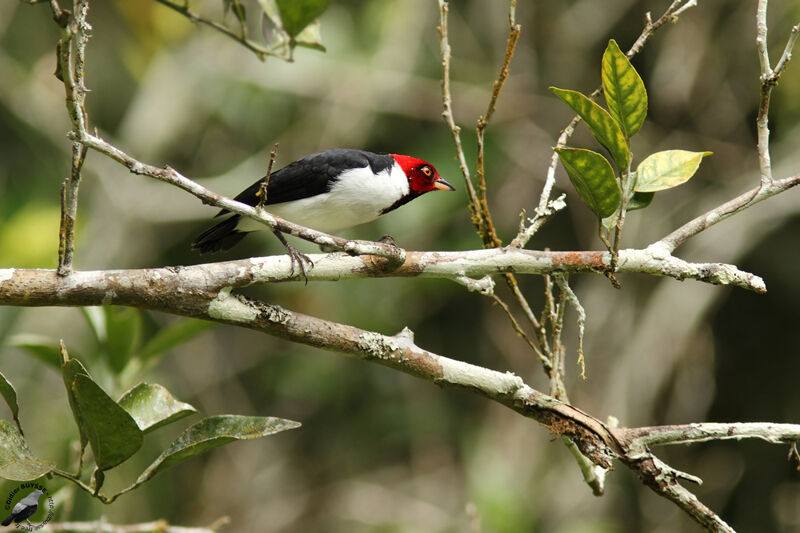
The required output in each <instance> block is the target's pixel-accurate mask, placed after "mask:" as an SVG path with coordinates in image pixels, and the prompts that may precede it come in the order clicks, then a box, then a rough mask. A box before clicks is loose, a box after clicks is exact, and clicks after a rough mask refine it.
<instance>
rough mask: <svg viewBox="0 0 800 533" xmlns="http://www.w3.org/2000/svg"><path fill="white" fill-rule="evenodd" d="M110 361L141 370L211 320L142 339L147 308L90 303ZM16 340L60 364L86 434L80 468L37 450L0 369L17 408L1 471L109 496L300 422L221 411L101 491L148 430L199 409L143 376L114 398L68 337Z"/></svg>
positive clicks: (6, 394)
mask: <svg viewBox="0 0 800 533" xmlns="http://www.w3.org/2000/svg"><path fill="white" fill-rule="evenodd" d="M84 316H85V317H86V319H87V320H88V322H89V324H90V325H91V329H92V331H93V333H94V335H95V338H96V340H97V343H98V346H99V349H100V351H101V353H102V354H103V355H105V357H104V359H105V360H106V361H107V366H108V368H109V369H110V370H111V371H112V372H113V373H114V374H115V375H116V377H117V378H119V377H120V376H121V375H130V373H131V372H133V371H138V370H139V369H141V368H142V367H143V366H144V364H145V363H147V362H150V361H152V360H154V359H155V358H157V357H158V356H159V355H161V354H163V353H165V352H166V351H168V350H169V349H171V348H174V347H175V346H177V345H179V344H181V343H183V342H186V341H188V340H189V339H191V338H193V337H194V336H196V335H197V334H199V333H200V332H202V331H205V330H206V329H207V328H208V323H205V322H202V321H198V320H183V321H180V322H176V323H173V324H171V325H169V326H166V327H164V328H162V329H160V330H159V331H158V332H156V333H155V334H154V335H153V336H151V337H150V338H149V339H148V341H147V342H144V343H142V342H141V336H142V335H141V332H142V312H141V311H139V310H138V309H132V308H126V309H122V308H113V307H102V308H100V307H94V308H86V310H85V311H84ZM12 343H13V344H15V345H17V346H18V347H21V348H23V349H24V350H25V351H26V352H27V353H29V354H31V355H33V356H34V357H36V358H37V359H40V360H42V361H44V362H46V363H47V364H48V365H50V366H53V367H54V368H56V369H58V371H59V372H60V373H61V377H62V379H63V382H64V386H65V389H66V393H67V399H68V401H69V406H70V409H71V411H72V415H73V418H74V421H75V424H76V426H77V429H78V435H79V439H80V451H81V453H80V461H79V465H78V469H77V473H75V474H68V473H67V472H65V471H63V470H60V469H58V468H57V465H56V463H55V462H54V461H49V460H43V459H40V458H37V457H35V456H34V455H33V454H32V453H31V450H30V447H29V446H28V443H27V442H26V440H25V437H24V433H23V430H22V425H21V423H20V421H19V416H18V415H19V404H18V400H17V394H16V390H15V389H14V386H13V385H12V383H11V381H10V380H9V379H8V378H7V377H6V376H4V375H2V374H0V395H2V396H3V398H4V399H5V401H6V403H7V405H8V407H9V409H10V410H11V413H12V417H13V419H14V423H12V422H9V421H7V420H0V477H2V478H4V479H8V480H13V481H32V480H34V479H38V478H40V477H42V476H44V475H58V476H61V477H64V478H67V479H70V480H71V481H73V482H75V483H76V484H77V485H78V486H80V487H81V488H83V489H84V490H86V491H87V492H90V493H91V494H92V495H94V496H96V497H97V498H98V499H100V500H101V501H103V502H104V503H111V502H112V501H113V500H114V499H116V498H117V497H118V496H120V495H121V494H124V493H125V492H128V491H130V490H133V489H134V488H136V487H138V486H139V485H141V484H142V483H144V482H146V481H148V480H149V479H151V478H152V477H153V476H154V475H155V474H157V473H159V472H162V471H163V470H166V469H167V468H170V467H172V466H174V465H176V464H178V463H180V462H182V461H184V460H185V459H188V458H190V457H193V456H195V455H198V454H201V453H204V452H207V451H209V450H211V449H213V448H216V447H218V446H222V445H224V444H227V443H229V442H233V441H236V440H245V439H254V438H259V437H265V436H268V435H272V434H275V433H278V432H281V431H284V430H287V429H294V428H296V427H299V426H300V424H299V423H298V422H294V421H292V420H286V419H281V418H274V417H261V416H241V415H217V416H209V417H206V418H203V419H202V420H200V421H199V422H197V423H195V424H193V425H191V426H189V427H188V428H187V429H186V430H185V431H184V432H183V434H182V435H180V436H179V437H178V438H177V439H175V440H174V441H173V442H172V443H171V444H170V445H169V446H168V447H167V448H166V449H164V450H163V452H162V453H161V454H160V455H159V456H158V457H157V458H156V459H155V460H154V461H153V462H152V463H151V464H150V466H148V467H147V468H146V469H145V470H144V471H143V472H142V474H141V475H140V476H139V477H138V479H136V481H135V482H133V483H132V484H131V485H129V486H128V487H126V488H124V489H122V490H121V491H119V492H118V493H116V494H114V495H111V496H105V495H103V494H100V492H99V491H100V489H101V487H102V485H103V480H104V476H105V474H104V473H105V472H106V471H108V470H110V469H112V468H114V467H116V466H118V465H120V464H122V463H123V462H125V461H127V460H128V459H129V458H131V457H132V456H133V455H134V454H135V453H136V452H137V451H139V449H140V448H141V447H142V444H143V441H144V437H145V435H146V434H148V433H150V432H152V431H154V430H156V429H158V428H161V427H164V426H167V425H170V424H173V423H175V422H177V421H179V420H181V419H183V418H186V417H188V416H191V415H194V414H196V413H197V410H196V409H195V408H194V407H193V406H191V405H189V404H188V403H185V402H182V401H179V400H177V399H176V398H175V397H174V396H173V395H172V394H171V393H170V392H169V391H168V390H167V389H166V388H165V387H163V386H162V385H159V384H154V383H145V382H139V383H137V384H136V385H134V386H133V387H131V388H130V389H129V390H127V391H126V392H125V393H123V394H122V395H121V396H120V397H119V398H118V399H117V400H114V399H113V398H112V397H111V396H109V394H108V393H107V392H106V391H105V390H104V389H103V387H101V386H100V385H99V384H98V382H97V381H96V380H95V379H94V378H93V377H92V376H91V375H90V374H89V372H88V370H87V369H86V367H85V366H84V365H83V363H81V361H80V360H78V359H76V358H74V357H71V356H70V355H69V354H68V352H67V349H66V347H65V346H64V345H63V343H61V344H60V346H54V345H53V344H52V342H48V341H47V339H44V338H41V337H34V336H32V335H19V336H16V337H15V338H12ZM87 445H88V447H89V448H91V451H92V455H91V457H92V459H93V462H94V467H93V472H92V475H91V479H90V481H89V482H88V483H86V482H84V481H82V470H83V465H84V461H85V451H86V448H87Z"/></svg>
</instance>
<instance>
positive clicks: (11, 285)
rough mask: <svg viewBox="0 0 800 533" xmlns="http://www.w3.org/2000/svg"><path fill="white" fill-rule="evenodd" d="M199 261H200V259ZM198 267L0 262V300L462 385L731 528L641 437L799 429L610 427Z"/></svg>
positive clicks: (775, 436) (663, 439)
mask: <svg viewBox="0 0 800 533" xmlns="http://www.w3.org/2000/svg"><path fill="white" fill-rule="evenodd" d="M202 266H203V265H200V267H202ZM198 272H199V267H186V268H164V269H151V270H128V271H106V272H94V273H92V272H75V273H74V274H73V275H72V276H69V277H66V278H64V277H60V276H58V275H57V274H56V272H55V271H54V270H13V269H5V270H0V304H3V305H25V306H45V305H47V306H53V305H60V306H86V305H125V306H132V307H140V308H146V309H152V310H156V311H162V312H167V313H172V314H178V315H183V316H188V317H192V318H199V319H205V320H211V321H214V322H220V323H225V324H230V325H235V326H240V327H247V328H250V329H254V330H257V331H261V332H264V333H267V334H270V335H273V336H276V337H280V338H283V339H287V340H290V341H293V342H298V343H301V344H305V345H309V346H315V347H317V348H322V349H325V350H331V351H336V352H340V353H343V354H345V355H348V356H351V357H355V358H357V359H361V360H364V361H369V362H373V363H378V364H380V365H383V366H387V367H389V368H392V369H395V370H398V371H401V372H404V373H406V374H410V375H412V376H415V377H418V378H421V379H425V380H427V381H430V382H432V383H435V384H437V385H439V386H443V387H454V388H459V389H463V390H467V391H470V392H473V393H476V394H479V395H481V396H484V397H486V398H488V399H491V400H493V401H496V402H498V403H500V404H502V405H505V406H506V407H508V408H510V409H512V410H514V411H516V412H517V413H520V414H522V415H523V416H526V417H528V418H531V419H533V420H536V421H537V422H538V423H540V424H541V425H543V426H545V427H546V428H547V429H548V430H550V431H552V432H553V433H554V434H556V435H558V436H562V437H566V438H568V439H569V440H570V441H571V442H573V443H574V444H575V445H576V446H577V447H578V449H579V450H580V452H581V456H583V457H588V458H589V459H590V460H591V462H592V463H593V464H594V465H596V466H598V467H602V468H604V469H607V468H609V467H611V466H612V461H613V460H614V459H618V460H620V461H621V462H622V463H623V464H625V465H626V466H627V467H628V468H630V469H631V470H633V471H634V472H635V473H636V474H637V475H638V476H639V477H640V478H641V479H642V480H643V481H644V483H645V484H646V485H647V486H648V487H650V488H651V489H652V490H654V491H655V492H657V493H658V494H660V495H663V496H665V497H666V498H668V499H670V500H672V501H673V502H675V503H676V504H677V505H678V506H680V507H681V508H682V509H683V510H684V511H685V512H687V513H688V514H689V515H690V516H691V517H692V518H693V519H694V520H695V521H697V522H698V523H700V524H702V525H704V526H705V527H707V528H709V529H710V530H712V531H725V532H729V531H732V529H731V528H730V527H729V526H728V525H727V524H725V522H724V521H722V520H721V519H720V518H719V517H718V516H717V515H716V514H715V513H714V512H713V511H711V510H710V509H709V508H708V507H706V506H705V505H703V504H702V503H700V502H699V501H698V500H697V498H696V497H695V496H694V494H692V493H691V492H690V491H688V490H687V489H686V488H684V487H683V486H681V485H680V483H679V479H691V480H695V481H696V480H697V479H696V478H694V477H693V476H690V475H688V474H683V473H681V472H679V471H677V470H675V469H674V468H672V467H670V466H669V465H667V464H665V463H663V462H662V461H660V460H659V459H658V458H657V457H656V456H654V455H653V454H652V453H651V452H650V451H649V450H648V449H647V446H648V445H650V444H668V443H679V442H682V443H688V442H698V441H702V440H712V439H713V440H721V439H726V438H736V439H739V438H746V437H749V438H761V439H763V440H766V441H768V442H781V443H783V442H790V441H793V440H797V439H798V438H799V437H800V425H793V424H764V423H753V424H690V425H686V426H663V427H647V428H614V427H609V426H607V425H606V424H604V423H603V422H601V421H600V420H598V419H596V418H594V417H593V416H591V415H589V414H587V413H585V412H584V411H582V410H580V409H578V408H576V407H574V406H572V405H569V404H567V403H564V402H562V401H559V400H557V399H556V398H554V397H552V396H549V395H547V394H544V393H542V392H540V391H538V390H536V389H534V388H532V387H530V386H529V385H527V384H526V383H525V382H524V381H523V380H522V378H520V377H518V376H516V375H514V374H512V373H509V372H499V371H495V370H491V369H488V368H483V367H479V366H476V365H472V364H469V363H465V362H462V361H458V360H455V359H450V358H447V357H444V356H441V355H438V354H435V353H432V352H430V351H428V350H425V349H423V348H420V347H419V346H417V345H416V344H415V343H414V339H413V334H412V333H411V331H410V330H408V329H403V331H401V332H400V333H398V334H397V335H394V336H387V335H382V334H380V333H377V332H372V331H366V330H362V329H359V328H356V327H354V326H349V325H345V324H339V323H336V322H331V321H328V320H324V319H320V318H316V317H312V316H308V315H304V314H301V313H295V312H292V311H289V310H287V309H284V308H282V307H279V306H276V305H270V304H266V303H263V302H259V301H254V300H250V299H247V298H244V297H242V296H239V295H233V294H231V289H230V287H227V288H218V289H217V288H214V287H213V286H212V285H206V283H205V281H206V280H203V279H202V276H200V275H198Z"/></svg>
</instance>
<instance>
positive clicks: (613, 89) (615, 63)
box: [601, 39, 647, 138]
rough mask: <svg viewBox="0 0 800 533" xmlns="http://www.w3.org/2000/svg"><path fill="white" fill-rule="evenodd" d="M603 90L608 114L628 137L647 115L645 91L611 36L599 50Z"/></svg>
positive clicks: (631, 66) (637, 74)
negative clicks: (601, 53)
mask: <svg viewBox="0 0 800 533" xmlns="http://www.w3.org/2000/svg"><path fill="white" fill-rule="evenodd" d="M601 74H602V79H603V92H604V93H605V96H606V103H607V104H608V109H609V110H610V111H611V115H612V116H613V117H614V118H615V119H616V120H617V122H619V124H620V126H622V130H623V132H624V133H625V135H626V136H627V137H628V138H631V137H633V135H634V134H635V133H636V132H637V131H639V128H641V127H642V124H643V123H644V117H645V116H647V91H646V90H645V88H644V82H643V81H642V78H641V77H640V76H639V73H638V72H636V69H635V68H633V65H631V62H630V61H628V58H627V57H626V56H625V54H624V53H622V50H620V49H619V46H618V45H617V42H616V41H615V40H614V39H611V40H610V41H609V42H608V46H607V47H606V51H605V53H604V54H603V65H602V72H601Z"/></svg>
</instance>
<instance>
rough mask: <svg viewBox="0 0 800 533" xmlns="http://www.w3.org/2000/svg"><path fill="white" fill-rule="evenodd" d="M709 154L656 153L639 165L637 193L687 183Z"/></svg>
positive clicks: (672, 151) (687, 152) (671, 151)
mask: <svg viewBox="0 0 800 533" xmlns="http://www.w3.org/2000/svg"><path fill="white" fill-rule="evenodd" d="M707 155H711V152H689V151H686V150H666V151H664V152H656V153H654V154H651V155H650V156H648V157H647V158H646V159H645V160H644V161H642V162H641V163H639V166H638V168H637V169H636V172H637V174H638V178H637V179H636V188H635V190H636V191H637V192H656V191H663V190H664V189H671V188H672V187H677V186H678V185H680V184H681V183H683V182H685V181H688V180H689V179H690V178H691V177H692V176H694V173H695V172H697V169H698V167H699V166H700V161H701V160H702V159H703V158H704V157H705V156H707Z"/></svg>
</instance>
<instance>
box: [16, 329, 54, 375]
mask: <svg viewBox="0 0 800 533" xmlns="http://www.w3.org/2000/svg"><path fill="white" fill-rule="evenodd" d="M8 344H9V345H11V346H15V347H17V348H20V349H22V350H24V351H25V352H26V353H28V354H29V355H32V356H33V357H35V358H36V359H38V360H40V361H42V362H43V363H45V364H47V365H50V366H52V367H53V368H56V369H60V368H61V350H60V349H59V347H58V341H57V340H55V339H52V338H50V337H46V336H45V335H39V334H36V333H18V334H17V335H12V336H11V338H9V339H8Z"/></svg>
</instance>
